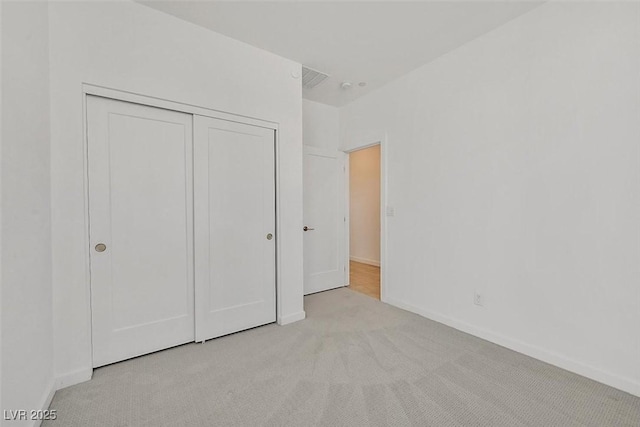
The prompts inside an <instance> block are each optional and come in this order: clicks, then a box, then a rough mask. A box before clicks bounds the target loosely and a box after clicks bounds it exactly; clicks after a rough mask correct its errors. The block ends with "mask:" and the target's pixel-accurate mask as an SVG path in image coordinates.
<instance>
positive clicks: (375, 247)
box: [349, 144, 381, 299]
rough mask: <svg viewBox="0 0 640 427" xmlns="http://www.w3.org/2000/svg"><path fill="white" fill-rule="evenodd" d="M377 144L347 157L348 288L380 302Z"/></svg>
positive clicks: (379, 175)
mask: <svg viewBox="0 0 640 427" xmlns="http://www.w3.org/2000/svg"><path fill="white" fill-rule="evenodd" d="M380 158H381V149H380V144H375V145H371V146H369V147H366V148H362V149H359V150H355V151H351V152H350V153H349V287H350V288H351V289H352V290H354V291H357V292H361V293H363V294H366V295H369V296H370V297H373V298H376V299H380V259H381V256H380V253H381V251H380V249H381V244H380V240H381V239H380V235H381V221H380V219H381V214H380V206H381V184H380V183H381V167H380V165H381V162H380Z"/></svg>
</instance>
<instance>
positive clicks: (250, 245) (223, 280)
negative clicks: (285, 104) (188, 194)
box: [194, 116, 276, 341]
mask: <svg viewBox="0 0 640 427" xmlns="http://www.w3.org/2000/svg"><path fill="white" fill-rule="evenodd" d="M194 132H195V139H194V141H195V147H194V150H195V152H194V154H195V156H194V183H195V186H194V189H195V193H194V200H195V236H196V237H195V238H196V240H195V244H196V246H195V259H196V270H195V271H196V340H197V341H203V340H205V339H210V338H214V337H218V336H221V335H226V334H229V333H233V332H237V331H240V330H243V329H248V328H252V327H255V326H260V325H263V324H266V323H271V322H274V321H275V320H276V306H275V304H276V286H275V245H276V241H275V234H276V233H275V134H274V131H273V130H271V129H265V128H261V127H257V126H251V125H247V124H242V123H236V122H230V121H225V120H219V119H214V118H209V117H202V116H195V117H194Z"/></svg>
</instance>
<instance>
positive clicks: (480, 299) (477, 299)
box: [473, 291, 484, 307]
mask: <svg viewBox="0 0 640 427" xmlns="http://www.w3.org/2000/svg"><path fill="white" fill-rule="evenodd" d="M473 303H474V304H475V305H479V306H480V307H482V306H483V305H484V296H483V295H482V294H481V293H480V292H478V291H475V292H474V293H473Z"/></svg>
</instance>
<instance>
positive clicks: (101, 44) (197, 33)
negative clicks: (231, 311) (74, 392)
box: [49, 2, 304, 386]
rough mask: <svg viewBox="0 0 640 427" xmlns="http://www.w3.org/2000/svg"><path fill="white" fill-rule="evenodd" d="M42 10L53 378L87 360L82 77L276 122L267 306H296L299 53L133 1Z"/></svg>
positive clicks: (70, 379)
mask: <svg viewBox="0 0 640 427" xmlns="http://www.w3.org/2000/svg"><path fill="white" fill-rule="evenodd" d="M49 10H50V31H49V34H50V42H51V45H50V49H51V137H52V145H51V169H52V174H51V176H52V187H51V188H52V227H53V266H54V268H53V286H54V336H55V356H56V357H55V372H56V375H57V376H58V377H59V385H60V386H64V385H68V384H70V383H74V382H77V381H81V380H84V379H87V378H88V375H89V373H90V367H91V335H90V333H91V324H90V311H89V280H88V279H89V278H88V271H87V268H86V261H87V256H88V248H87V247H86V246H85V244H86V241H85V236H86V235H85V233H86V226H87V225H86V222H85V198H84V194H85V189H84V185H83V182H84V181H83V168H84V153H83V137H82V131H83V118H82V117H83V110H82V88H81V85H82V83H90V84H94V85H99V86H105V87H110V88H114V89H119V90H124V91H130V92H135V93H139V94H143V95H150V96H155V97H159V98H164V99H169V100H172V101H177V102H183V103H187V104H193V105H197V106H201V107H207V108H212V109H216V110H221V111H226V112H230V113H235V114H240V115H244V116H249V117H255V118H260V119H265V120H270V121H274V122H278V123H279V125H280V130H279V143H280V156H279V158H278V162H279V164H278V166H279V173H280V182H281V186H280V200H281V206H280V211H279V212H280V215H281V227H280V233H281V234H280V236H281V238H280V241H279V244H280V248H281V257H280V261H281V266H282V270H281V271H280V272H279V278H280V280H281V282H282V287H283V288H282V292H281V295H280V298H281V304H280V305H279V310H280V316H279V317H280V320H281V321H282V322H289V321H293V320H297V319H300V318H302V317H303V316H304V312H303V300H302V293H303V290H302V278H303V272H302V184H301V183H302V141H301V140H302V117H301V115H302V105H301V99H302V93H301V92H302V91H301V84H300V80H299V79H294V78H293V77H292V72H294V71H296V72H297V73H298V75H299V74H300V64H297V63H294V62H292V61H289V60H286V59H283V58H281V57H278V56H276V55H273V54H271V53H268V52H266V51H263V50H260V49H257V48H254V47H251V46H249V45H246V44H244V43H241V42H238V41H235V40H232V39H230V38H227V37H224V36H222V35H219V34H216V33H213V32H211V31H209V30H205V29H203V28H200V27H197V26H195V25H193V24H190V23H187V22H184V21H181V20H179V19H177V18H174V17H172V16H170V15H166V14H164V13H162V12H158V11H156V10H153V9H150V8H148V7H146V6H143V5H141V4H137V3H132V2H83V3H78V2H70V3H58V2H54V3H52V4H51V5H50V9H49Z"/></svg>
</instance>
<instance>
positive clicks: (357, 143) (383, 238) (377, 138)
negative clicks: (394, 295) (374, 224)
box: [343, 131, 388, 302]
mask: <svg viewBox="0 0 640 427" xmlns="http://www.w3.org/2000/svg"><path fill="white" fill-rule="evenodd" d="M348 140H349V148H348V149H343V151H344V153H346V154H349V153H351V152H353V151H357V150H362V149H364V148H369V147H372V146H374V145H377V144H380V262H379V267H380V300H381V301H382V302H387V294H388V292H387V283H388V281H387V215H386V213H387V204H388V201H387V133H386V132H385V131H376V132H369V133H367V135H365V136H360V137H358V136H349V137H348ZM346 163H347V174H346V176H345V195H346V198H347V204H346V211H345V212H346V217H347V221H346V226H345V234H346V237H345V241H346V242H347V246H346V252H345V253H346V260H347V266H348V265H349V262H348V261H349V259H350V256H349V252H350V250H349V221H350V209H349V203H348V201H349V174H348V172H349V169H348V165H349V162H346ZM347 272H349V268H348V267H347ZM347 277H349V276H347Z"/></svg>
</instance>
